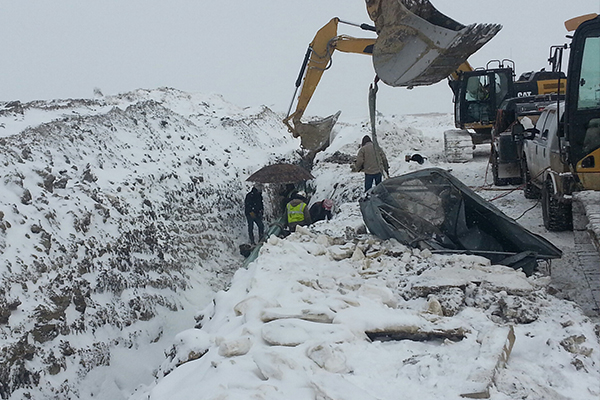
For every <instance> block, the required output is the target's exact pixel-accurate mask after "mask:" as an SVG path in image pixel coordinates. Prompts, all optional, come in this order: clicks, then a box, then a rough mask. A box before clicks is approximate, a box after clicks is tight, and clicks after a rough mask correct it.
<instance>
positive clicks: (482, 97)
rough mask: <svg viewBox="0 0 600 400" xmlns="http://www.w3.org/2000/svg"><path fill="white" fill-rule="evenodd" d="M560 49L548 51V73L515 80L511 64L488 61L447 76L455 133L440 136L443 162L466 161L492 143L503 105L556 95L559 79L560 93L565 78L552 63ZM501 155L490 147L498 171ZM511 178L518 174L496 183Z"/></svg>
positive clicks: (465, 65) (555, 47)
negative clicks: (478, 148)
mask: <svg viewBox="0 0 600 400" xmlns="http://www.w3.org/2000/svg"><path fill="white" fill-rule="evenodd" d="M562 48H563V47H562V46H552V47H551V57H550V58H549V61H550V63H551V65H552V70H551V71H546V70H544V69H542V70H541V71H537V72H527V73H524V74H521V76H520V77H519V79H517V80H515V77H516V74H515V63H514V61H512V60H508V59H504V60H492V61H490V62H488V64H487V65H486V67H485V68H479V69H473V68H472V67H471V65H470V64H469V63H465V64H463V65H461V66H460V67H459V68H458V69H457V70H456V71H455V72H454V73H453V74H451V75H450V76H449V77H448V80H449V82H448V83H449V85H450V88H451V89H452V92H453V94H454V124H455V127H456V128H457V129H452V130H448V131H446V132H444V151H445V154H446V158H447V160H448V161H449V162H465V161H469V160H471V159H472V158H473V149H474V148H475V146H476V145H479V144H484V143H492V142H493V139H494V136H493V131H494V129H493V128H494V125H495V124H496V117H497V113H498V111H499V110H500V109H501V106H502V103H503V102H505V101H507V100H509V99H515V98H520V97H529V96H537V95H544V94H551V93H558V92H559V88H558V82H559V79H562V82H563V87H562V88H561V90H562V91H564V83H565V82H566V81H565V75H564V73H562V72H561V71H560V66H559V65H558V62H557V61H556V60H557V57H558V54H559V53H560V52H561V51H562ZM513 121H514V120H513ZM513 121H510V122H513ZM494 147H495V148H496V151H495V152H494ZM501 151H502V150H500V149H499V143H498V142H496V143H495V146H494V145H492V156H493V157H492V163H493V165H494V168H496V169H498V170H501V168H500V166H499V164H498V161H499V157H500V155H499V154H500V152H501ZM513 177H514V178H516V179H519V178H520V174H518V175H516V176H512V175H509V176H506V177H503V178H500V179H504V180H505V181H506V180H507V179H509V178H513ZM499 182H502V181H499Z"/></svg>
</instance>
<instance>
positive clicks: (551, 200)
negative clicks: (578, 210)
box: [542, 179, 573, 232]
mask: <svg viewBox="0 0 600 400" xmlns="http://www.w3.org/2000/svg"><path fill="white" fill-rule="evenodd" d="M542 217H543V219H544V226H545V227H546V229H548V230H549V231H552V232H560V231H569V230H573V213H572V207H571V202H570V201H559V199H558V198H556V196H555V195H554V185H553V184H552V179H547V180H546V182H544V186H543V187H542Z"/></svg>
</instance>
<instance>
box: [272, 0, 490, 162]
mask: <svg viewBox="0 0 600 400" xmlns="http://www.w3.org/2000/svg"><path fill="white" fill-rule="evenodd" d="M366 6H367V12H368V14H369V17H370V18H371V20H372V21H373V22H374V23H375V26H371V25H368V24H360V25H358V24H350V25H354V26H357V27H359V28H361V29H363V30H367V31H374V32H376V34H377V37H376V38H372V39H360V38H354V37H351V36H347V35H338V33H337V28H338V24H339V23H347V22H344V21H341V20H340V19H339V18H333V19H332V20H331V21H329V23H327V24H326V25H325V26H323V28H321V29H320V30H319V31H318V32H317V34H316V35H315V37H314V39H313V41H312V42H311V43H310V45H309V47H308V50H307V52H306V55H305V57H304V61H303V63H302V67H301V69H300V74H299V76H298V79H297V80H296V92H295V93H294V97H295V96H296V93H297V91H298V88H299V87H300V86H302V90H301V92H300V95H299V97H298V102H297V106H296V110H295V112H293V113H292V112H291V110H292V106H293V103H294V100H295V99H293V100H292V104H290V110H289V111H288V115H287V117H286V118H285V119H284V123H285V124H286V125H287V127H288V129H289V131H290V132H291V133H292V134H293V135H294V137H298V136H300V137H301V138H302V147H304V148H305V149H307V150H310V151H312V152H317V151H320V150H323V149H324V148H326V147H327V146H328V145H329V137H330V134H331V129H332V128H333V124H335V121H336V120H337V116H336V115H339V113H338V114H336V115H333V116H330V117H327V118H326V119H325V120H323V121H312V122H310V123H304V122H302V121H301V118H302V116H303V115H304V112H305V110H306V107H307V106H308V103H309V101H310V99H311V97H312V95H313V93H314V91H315V89H316V87H317V85H318V83H319V81H320V79H321V76H322V74H323V72H324V71H325V70H327V69H328V68H329V67H330V66H331V57H332V54H333V52H334V51H335V50H339V51H343V52H348V53H357V54H364V55H369V56H372V59H373V67H374V69H375V73H376V74H377V77H378V78H379V79H380V80H381V81H382V82H384V83H385V84H387V85H389V86H393V87H407V88H412V87H415V86H422V85H431V84H434V83H437V82H439V81H441V80H442V79H444V78H447V77H448V76H449V75H451V74H452V73H454V71H456V70H457V68H458V67H459V66H460V65H461V64H463V63H464V62H465V61H466V60H467V58H468V57H469V56H470V55H471V54H473V53H474V52H476V51H477V50H478V49H479V48H480V47H481V46H483V45H484V44H485V43H487V42H488V41H489V40H490V39H491V38H492V37H494V35H496V33H498V31H499V30H500V29H501V26H500V25H497V24H473V25H469V26H465V25H462V24H460V23H459V22H456V21H455V20H453V19H451V18H449V17H447V16H445V15H444V14H442V13H441V12H439V11H438V10H437V9H436V8H435V7H434V6H433V5H432V4H431V3H430V2H429V0H366ZM305 138H306V139H305Z"/></svg>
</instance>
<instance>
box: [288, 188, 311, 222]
mask: <svg viewBox="0 0 600 400" xmlns="http://www.w3.org/2000/svg"><path fill="white" fill-rule="evenodd" d="M306 202H307V200H306V194H305V193H304V192H303V191H300V192H298V193H296V194H294V195H293V196H292V200H290V202H289V203H287V205H286V206H285V209H286V213H287V227H288V229H289V231H290V232H294V231H295V230H296V227H297V226H298V225H303V226H304V225H309V224H310V221H311V220H310V212H309V209H308V206H307V205H306Z"/></svg>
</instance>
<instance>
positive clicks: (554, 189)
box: [523, 101, 573, 231]
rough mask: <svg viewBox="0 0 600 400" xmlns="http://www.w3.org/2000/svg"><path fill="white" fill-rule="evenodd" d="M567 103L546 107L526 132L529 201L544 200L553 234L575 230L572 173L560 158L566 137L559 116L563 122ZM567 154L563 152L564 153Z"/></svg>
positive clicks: (526, 189)
mask: <svg viewBox="0 0 600 400" xmlns="http://www.w3.org/2000/svg"><path fill="white" fill-rule="evenodd" d="M564 109H565V106H564V102H562V101H561V102H557V103H554V104H551V105H549V106H548V107H546V109H545V110H544V112H543V113H542V115H541V116H540V118H539V119H538V121H537V123H536V125H535V128H532V129H529V130H528V131H527V132H526V136H525V141H524V143H523V153H524V159H525V164H526V167H525V168H524V174H525V176H524V181H525V187H524V189H523V192H524V195H525V197H526V198H530V199H532V198H540V196H541V199H542V215H543V219H544V226H545V227H546V229H548V230H550V231H564V230H571V229H573V217H572V213H571V196H570V194H571V191H570V189H569V187H570V182H567V180H572V174H571V173H570V171H569V166H568V164H566V163H565V162H564V159H562V158H561V146H563V145H564V138H561V137H560V136H559V134H558V133H559V116H560V118H561V119H562V117H563V112H564ZM563 154H564V153H563Z"/></svg>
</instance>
